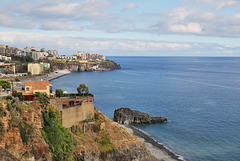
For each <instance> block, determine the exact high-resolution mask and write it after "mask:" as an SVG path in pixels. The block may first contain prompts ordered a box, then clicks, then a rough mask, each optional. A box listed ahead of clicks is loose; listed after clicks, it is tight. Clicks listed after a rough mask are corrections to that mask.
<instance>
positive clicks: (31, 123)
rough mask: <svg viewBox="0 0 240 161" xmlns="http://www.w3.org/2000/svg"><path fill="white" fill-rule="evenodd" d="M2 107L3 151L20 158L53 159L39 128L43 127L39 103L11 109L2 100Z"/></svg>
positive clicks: (0, 106) (1, 139)
mask: <svg viewBox="0 0 240 161" xmlns="http://www.w3.org/2000/svg"><path fill="white" fill-rule="evenodd" d="M0 109H1V112H0V116H1V117H0V121H1V129H0V132H1V135H0V136H1V138H0V147H1V148H3V149H5V150H3V152H6V151H7V152H8V153H11V154H12V155H13V156H14V158H16V159H19V160H28V159H30V158H35V159H37V160H51V154H50V149H49V147H48V145H47V144H46V142H45V141H44V140H43V139H42V137H41V132H40V130H39V128H38V127H41V112H40V108H39V105H37V104H35V105H33V106H32V108H29V106H24V105H23V106H19V107H18V109H14V107H12V109H11V107H10V105H7V103H6V102H0ZM39 119H40V120H39ZM20 124H21V128H20V126H19V125H20Z"/></svg>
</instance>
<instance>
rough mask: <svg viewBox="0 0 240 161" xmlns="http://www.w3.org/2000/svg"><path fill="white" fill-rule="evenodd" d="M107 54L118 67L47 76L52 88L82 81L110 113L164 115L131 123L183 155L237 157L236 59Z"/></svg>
mask: <svg viewBox="0 0 240 161" xmlns="http://www.w3.org/2000/svg"><path fill="white" fill-rule="evenodd" d="M108 58H109V59H111V60H114V61H115V62H117V63H119V64H121V66H122V69H120V70H114V71H106V72H76V73H71V74H70V75H67V76H64V77H61V78H59V79H55V80H52V81H51V84H52V85H53V88H54V90H55V89H57V88H61V89H63V90H64V91H68V92H69V93H70V92H77V90H76V88H77V87H78V86H79V84H81V83H84V84H86V85H87V86H88V87H89V90H90V92H91V93H93V94H94V95H95V107H97V108H98V109H99V110H100V111H101V112H102V113H103V114H105V115H106V116H108V117H110V118H113V113H114V110H115V109H117V108H121V107H127V108H131V109H134V110H139V111H142V112H147V113H149V114H150V115H151V116H164V117H167V118H168V120H169V122H167V123H164V124H142V125H134V126H136V127H137V128H139V129H141V130H143V131H145V132H147V133H148V134H149V135H151V136H152V137H153V138H154V139H155V140H157V141H158V142H160V143H162V144H163V145H165V146H166V147H168V148H170V149H171V150H172V151H174V152H175V153H176V154H179V155H181V156H183V157H184V159H186V160H192V161H239V160H240V58H223V57H221V58H218V57H108Z"/></svg>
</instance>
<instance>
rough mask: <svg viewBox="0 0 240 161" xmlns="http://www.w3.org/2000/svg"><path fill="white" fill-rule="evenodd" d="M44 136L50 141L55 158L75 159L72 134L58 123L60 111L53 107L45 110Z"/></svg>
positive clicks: (43, 114)
mask: <svg viewBox="0 0 240 161" xmlns="http://www.w3.org/2000/svg"><path fill="white" fill-rule="evenodd" d="M42 116H43V131H42V136H43V138H44V139H45V141H46V142H47V143H48V145H49V147H50V149H51V152H52V158H53V160H73V154H72V153H73V151H74V141H73V137H72V134H71V133H70V132H69V131H68V130H67V129H65V128H64V127H63V126H62V125H61V124H60V123H58V113H57V112H55V111H54V109H53V108H49V109H48V112H43V113H42Z"/></svg>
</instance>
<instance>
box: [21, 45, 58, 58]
mask: <svg viewBox="0 0 240 161" xmlns="http://www.w3.org/2000/svg"><path fill="white" fill-rule="evenodd" d="M17 55H18V56H30V57H31V58H33V59H34V60H38V59H40V58H45V57H47V56H57V55H58V52H57V51H56V50H48V51H46V50H45V49H44V48H42V49H41V50H40V51H38V48H35V47H31V48H28V47H25V48H24V49H18V54H17Z"/></svg>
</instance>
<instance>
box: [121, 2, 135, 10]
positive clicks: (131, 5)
mask: <svg viewBox="0 0 240 161" xmlns="http://www.w3.org/2000/svg"><path fill="white" fill-rule="evenodd" d="M134 8H137V5H136V4H134V3H130V4H128V5H127V6H126V7H125V8H124V9H125V10H131V9H134Z"/></svg>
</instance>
